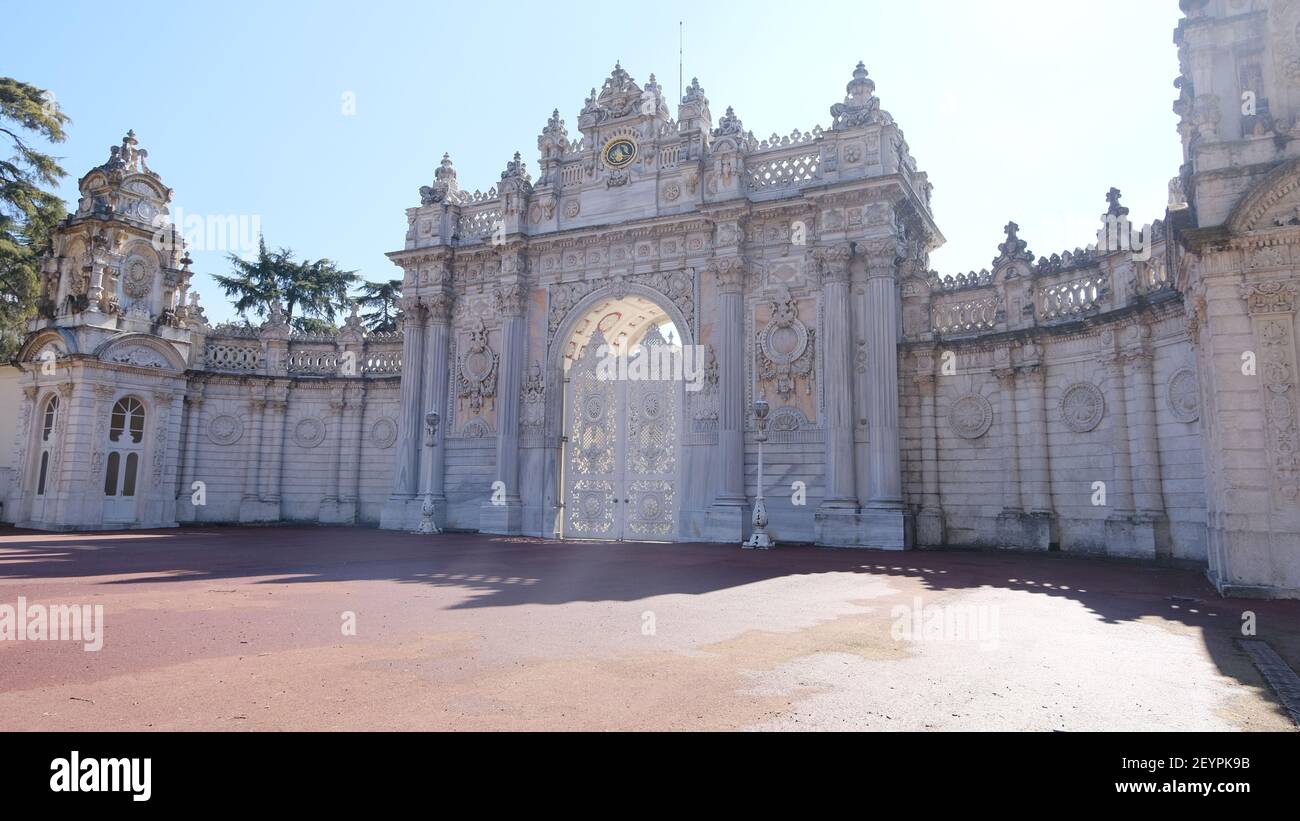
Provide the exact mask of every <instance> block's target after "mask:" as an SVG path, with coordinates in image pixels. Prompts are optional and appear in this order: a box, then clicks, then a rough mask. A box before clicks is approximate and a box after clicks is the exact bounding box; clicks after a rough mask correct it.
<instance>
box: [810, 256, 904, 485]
mask: <svg viewBox="0 0 1300 821" xmlns="http://www.w3.org/2000/svg"><path fill="white" fill-rule="evenodd" d="M851 256H852V250H851V249H850V248H849V246H848V245H842V246H835V247H831V248H823V249H820V250H819V251H818V254H817V257H818V262H819V263H820V266H821V277H822V340H821V341H822V345H821V349H822V350H821V353H822V356H823V357H824V359H823V361H822V378H823V379H824V380H825V385H826V493H825V496H824V497H823V500H822V508H824V509H839V510H857V507H858V498H857V497H858V494H857V488H856V481H855V476H854V467H853V455H854V451H855V448H854V443H853V430H854V415H853V326H852V314H851V307H852V304H851V302H850V297H849V260H850V257H851ZM894 350H895V348H894V345H893V344H892V343H891V344H890V346H889V351H890V353H891V354H892V353H893V352H894ZM875 442H876V439H875V437H874V436H872V438H871V444H872V445H873V446H874V445H875ZM900 499H901V497H900Z"/></svg>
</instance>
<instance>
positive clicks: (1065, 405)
mask: <svg viewBox="0 0 1300 821" xmlns="http://www.w3.org/2000/svg"><path fill="white" fill-rule="evenodd" d="M1105 413H1106V400H1105V399H1104V398H1103V397H1102V394H1101V389H1100V388H1098V387H1097V386H1096V385H1093V384H1092V383H1090V382H1077V383H1075V384H1073V385H1071V386H1070V387H1068V388H1066V389H1065V390H1064V391H1063V392H1062V393H1061V419H1062V420H1063V421H1064V422H1065V425H1066V427H1068V428H1069V429H1070V430H1072V431H1074V432H1075V433H1087V432H1088V431H1091V430H1095V429H1096V427H1097V426H1098V425H1100V424H1101V417H1102V416H1103V415H1104V414H1105Z"/></svg>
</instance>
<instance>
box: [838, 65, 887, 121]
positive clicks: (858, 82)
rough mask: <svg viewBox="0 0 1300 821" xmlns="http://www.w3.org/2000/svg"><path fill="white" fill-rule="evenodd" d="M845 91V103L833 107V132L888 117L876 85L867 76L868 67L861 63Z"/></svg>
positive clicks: (854, 70) (854, 71)
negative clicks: (881, 109) (881, 105)
mask: <svg viewBox="0 0 1300 821" xmlns="http://www.w3.org/2000/svg"><path fill="white" fill-rule="evenodd" d="M844 90H845V96H844V102H842V103H836V104H835V105H833V106H831V118H832V122H831V129H832V130H835V129H841V128H857V127H859V126H863V125H869V124H872V123H878V122H881V121H882V120H884V118H885V117H887V116H888V115H884V114H883V113H882V112H881V111H880V101H879V100H878V99H876V83H875V81H874V80H872V79H871V78H870V77H868V76H867V67H866V66H865V65H863V64H862V63H861V62H859V63H858V65H857V68H855V69H853V79H852V80H850V81H849V84H848V85H846V86H845V87H844Z"/></svg>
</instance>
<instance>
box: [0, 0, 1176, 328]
mask: <svg viewBox="0 0 1300 821" xmlns="http://www.w3.org/2000/svg"><path fill="white" fill-rule="evenodd" d="M4 2H5V6H6V7H5V9H4V10H3V12H2V14H3V19H4V20H6V23H7V24H8V25H9V26H10V27H11V28H12V30H13V31H23V32H30V36H27V37H25V38H22V39H18V40H16V41H12V42H10V43H7V51H6V53H5V54H4V55H2V56H0V74H3V75H12V76H14V77H15V78H17V79H20V80H23V81H25V82H29V83H32V84H34V85H38V86H41V87H44V88H48V89H50V90H51V91H52V92H53V93H54V95H55V97H56V99H57V100H58V102H59V104H60V106H61V107H62V109H63V110H64V111H65V113H67V114H68V115H69V116H71V117H72V119H73V122H72V124H71V126H70V127H69V129H68V134H69V138H68V141H67V142H66V143H64V144H62V145H59V146H57V147H55V148H54V153H56V154H58V155H59V156H61V157H62V158H63V165H64V167H65V169H66V170H67V171H68V172H69V178H68V180H66V184H65V185H64V186H63V189H62V193H63V195H64V197H65V199H66V200H67V201H68V202H69V204H70V206H71V205H75V201H76V179H77V178H78V177H80V176H81V175H82V174H84V173H85V172H86V171H87V170H89V169H90V168H91V167H92V166H95V165H98V164H100V163H102V162H103V161H104V160H105V159H107V157H108V147H109V146H110V145H112V144H116V143H118V142H119V141H120V140H121V138H122V135H123V134H124V133H125V131H126V130H127V129H128V128H133V129H135V131H136V134H137V136H138V138H139V140H140V146H141V147H142V148H145V149H147V150H148V151H149V164H150V166H151V167H152V168H153V169H154V170H155V171H158V172H159V173H160V174H162V176H163V180H164V181H165V182H166V183H167V185H169V186H171V187H172V188H173V189H174V190H175V199H174V203H173V211H175V210H176V208H177V207H178V206H179V208H180V209H181V210H182V211H183V213H184V214H203V215H208V214H222V215H224V214H233V215H245V216H250V217H251V216H254V215H255V216H257V217H258V218H259V219H260V223H261V228H262V230H263V232H264V233H265V235H266V238H267V241H268V243H269V244H271V245H272V246H289V247H291V248H293V249H294V250H295V251H296V252H298V254H299V255H300V256H307V257H310V258H313V259H314V258H318V257H329V258H331V259H334V260H336V261H337V262H339V263H340V264H341V265H342V266H343V267H344V268H348V269H355V270H357V271H358V272H359V273H360V274H361V275H362V276H364V277H366V278H368V279H389V278H395V277H397V276H399V274H400V272H399V270H398V269H397V268H396V267H395V266H393V265H392V264H391V263H390V262H389V261H388V260H387V259H386V258H385V257H384V256H383V255H384V252H386V251H393V250H397V249H400V248H401V247H402V243H403V237H404V235H405V231H406V219H405V215H404V209H405V208H407V207H408V206H411V205H415V204H418V201H419V197H418V193H417V192H418V189H419V187H420V186H421V185H427V184H429V183H430V181H431V180H432V178H433V170H434V168H435V167H436V165H437V163H438V161H439V160H440V159H441V157H442V153H443V152H444V151H448V152H450V153H451V156H452V158H453V160H454V161H455V164H456V169H457V171H458V173H459V179H460V183H461V186H462V187H463V188H467V189H469V190H471V191H472V190H474V189H475V188H482V189H484V190H486V189H487V188H488V187H489V186H491V185H493V184H495V182H496V181H497V180H498V179H499V178H500V174H501V171H502V170H504V168H505V165H506V163H507V162H508V161H509V159H510V158H511V156H512V155H513V153H514V152H515V151H520V152H521V153H522V154H523V157H524V159H525V161H526V162H527V163H528V167H529V170H530V172H531V173H532V174H533V175H534V177H535V176H536V172H537V134H538V133H539V132H540V131H541V129H542V127H543V126H544V125H545V123H546V119H547V117H548V116H549V115H550V113H551V110H552V109H553V108H559V110H560V113H561V116H562V117H564V119H565V120H566V122H567V124H568V127H569V132H570V134H571V135H574V136H576V135H577V133H578V132H577V128H576V121H577V113H578V111H579V109H580V108H581V107H582V103H583V99H584V98H585V97H586V96H587V94H588V93H589V91H590V89H591V87H592V86H597V87H598V86H600V85H601V83H602V82H603V81H604V79H605V78H606V77H607V76H608V75H609V72H610V69H611V68H612V67H613V64H614V62H615V60H621V61H622V64H623V67H624V68H625V69H626V70H627V71H628V72H630V73H631V74H632V76H633V77H634V78H635V79H636V80H637V81H638V82H640V83H642V84H644V82H645V81H646V79H647V78H648V76H649V74H650V73H651V72H654V73H655V74H656V75H657V78H658V81H659V83H660V84H661V85H662V86H663V87H664V88H665V90H667V91H669V92H670V93H671V94H675V89H676V87H677V83H678V66H677V62H678V21H679V20H683V21H685V23H686V43H685V45H686V49H685V79H686V81H687V82H689V81H690V78H691V77H692V76H698V77H699V79H700V83H701V85H703V87H704V89H705V92H706V94H707V96H708V98H709V101H710V107H711V108H712V111H713V114H714V119H715V122H716V120H717V118H718V117H719V116H721V115H722V113H723V112H724V111H725V110H726V107H727V106H728V105H731V106H734V107H735V109H736V113H737V115H738V116H739V117H740V118H741V119H742V120H743V121H744V123H745V126H746V127H747V128H748V129H750V130H752V131H753V132H754V134H755V135H756V136H757V137H759V138H760V139H761V138H764V137H767V136H769V135H770V134H771V133H772V132H774V131H775V132H778V133H780V134H783V135H784V134H788V133H789V132H790V131H791V130H792V129H795V128H799V129H801V130H805V131H806V130H809V129H811V128H812V127H813V126H814V125H821V126H822V127H828V126H829V124H830V115H829V113H828V109H829V107H830V106H831V105H832V104H833V103H836V102H839V101H841V100H842V98H843V96H844V85H845V83H847V82H848V80H849V79H850V76H851V73H852V70H853V67H854V65H855V64H856V63H857V62H858V60H863V61H864V62H865V63H866V66H867V69H868V70H869V71H870V73H871V77H872V79H874V80H875V82H876V86H877V89H876V93H877V95H878V96H879V97H880V100H881V105H882V107H883V108H884V109H886V110H887V111H889V112H890V113H892V114H893V115H894V118H895V119H896V120H897V121H898V123H899V125H900V126H901V127H902V128H903V130H904V132H905V134H906V136H907V139H908V142H909V144H910V145H911V149H912V153H913V155H914V156H915V157H916V158H917V161H918V163H919V165H920V167H921V169H922V170H924V171H927V172H928V173H929V175H930V180H931V182H932V183H933V184H934V186H935V190H934V200H933V208H934V212H935V217H936V219H937V220H938V223H939V226H940V228H941V230H942V231H943V232H944V234H945V235H946V236H947V239H948V243H947V245H945V246H944V247H943V248H941V249H940V250H939V251H938V252H936V253H935V254H934V255H933V257H932V260H931V262H932V266H933V267H934V268H936V269H937V270H938V271H939V272H940V273H943V274H955V273H958V272H962V271H968V270H971V269H980V268H984V267H987V266H988V265H989V262H990V261H991V260H992V258H993V257H994V256H995V255H996V248H997V244H998V243H999V242H1000V241H1001V239H1002V226H1003V225H1005V224H1006V222H1007V221H1008V220H1009V219H1014V220H1015V221H1016V222H1017V223H1019V224H1020V226H1021V232H1020V235H1021V238H1022V239H1025V240H1027V241H1028V242H1029V247H1030V250H1031V251H1033V253H1034V254H1035V255H1036V256H1044V255H1050V254H1051V253H1053V252H1060V251H1063V250H1066V249H1067V248H1068V249H1073V248H1075V247H1078V246H1083V245H1086V244H1088V243H1089V242H1092V241H1094V239H1095V233H1096V230H1097V227H1098V216H1099V215H1100V214H1101V213H1102V212H1103V211H1104V210H1105V200H1104V194H1105V192H1106V190H1107V189H1109V188H1110V187H1111V186H1117V187H1119V188H1121V189H1122V190H1123V191H1124V202H1125V204H1126V205H1128V206H1129V208H1130V209H1131V210H1132V217H1133V218H1134V219H1135V220H1136V221H1138V222H1139V223H1141V222H1149V221H1152V220H1154V219H1157V218H1159V217H1161V216H1163V213H1164V207H1165V203H1166V199H1167V185H1168V181H1169V179H1170V178H1171V177H1173V176H1174V175H1175V174H1177V172H1178V166H1179V163H1180V161H1181V152H1180V148H1179V142H1178V135H1177V133H1176V132H1175V130H1174V128H1175V123H1176V118H1175V117H1174V115H1173V114H1172V113H1171V111H1170V107H1171V105H1172V104H1173V101H1174V98H1175V90H1174V88H1173V80H1174V78H1175V77H1176V76H1177V72H1178V64H1177V55H1176V52H1175V49H1174V46H1173V43H1172V35H1173V29H1174V26H1175V25H1176V24H1177V21H1178V18H1179V12H1178V4H1177V2H1176V0H1139V2H1133V0H1128V1H1127V2H1121V1H1120V0H1090V1H1089V2H1079V1H1078V0H1076V1H1075V2H1063V0H987V1H986V2H980V1H979V0H913V2H906V3H903V2H880V1H879V0H854V2H843V3H817V2H797V3H786V4H781V3H758V2H752V3H711V4H705V3H698V2H693V3H686V2H682V3H674V2H665V3H656V4H653V5H651V6H645V7H634V6H627V5H626V4H609V3H606V4H601V5H596V4H584V3H581V2H567V3H560V4H551V3H547V4H540V3H527V4H523V3H521V4H517V5H516V4H503V3H492V2H487V3H428V2H420V3H415V2H409V3H396V2H385V1H383V0H370V1H369V2H366V3H355V2H350V3H344V2H328V3H327V2H320V3H310V4H309V3H296V2H279V1H277V2H267V1H266V0H263V2H221V3H215V2H199V3H188V2H185V3H181V2H169V3H153V2H132V3H130V4H127V5H125V6H123V5H121V4H112V3H103V2H69V3H62V4H57V5H55V4H49V3H23V4H17V3H16V2H15V0H4ZM347 93H351V94H353V95H355V101H356V107H355V114H352V115H346V114H345V113H344V109H343V105H342V103H343V97H344V95H345V94H347ZM194 257H195V266H194V267H195V270H196V271H198V272H200V276H198V277H196V285H197V287H198V289H199V291H200V293H201V294H202V295H203V302H204V306H205V308H206V309H207V313H208V316H209V318H210V319H212V320H213V321H214V322H216V321H220V320H222V319H228V318H231V316H232V311H231V310H230V308H229V307H228V305H227V304H226V301H225V299H224V297H222V296H221V294H220V291H219V290H218V289H217V288H216V286H215V284H214V283H212V281H211V280H210V279H209V278H208V277H207V276H206V274H209V273H227V272H228V268H229V266H228V264H227V263H226V261H225V259H224V254H222V253H220V252H217V251H204V252H200V253H196V254H195V255H194Z"/></svg>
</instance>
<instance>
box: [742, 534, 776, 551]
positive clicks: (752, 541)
mask: <svg viewBox="0 0 1300 821" xmlns="http://www.w3.org/2000/svg"><path fill="white" fill-rule="evenodd" d="M741 547H743V548H744V549H745V550H771V549H772V548H774V547H776V542H774V541H772V537H771V536H768V535H767V534H766V533H764V532H762V531H757V530H756V531H754V532H753V533H752V534H750V537H749V538H748V539H746V540H745V542H744V543H743V544H742V545H741Z"/></svg>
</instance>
